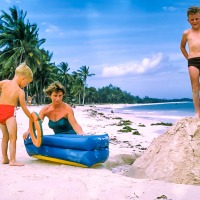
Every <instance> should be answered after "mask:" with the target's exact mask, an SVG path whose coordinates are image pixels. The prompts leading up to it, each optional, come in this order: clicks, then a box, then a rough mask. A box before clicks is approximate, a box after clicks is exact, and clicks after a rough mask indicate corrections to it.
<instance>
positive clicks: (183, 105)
mask: <svg viewBox="0 0 200 200" xmlns="http://www.w3.org/2000/svg"><path fill="white" fill-rule="evenodd" d="M114 112H115V113H124V114H131V115H134V116H136V117H141V118H149V119H154V120H159V121H163V122H175V121H176V120H178V119H180V118H183V117H191V116H194V106H193V103H192V102H177V103H157V104H140V105H139V104H136V105H128V104H127V105H125V106H123V107H120V108H115V109H114Z"/></svg>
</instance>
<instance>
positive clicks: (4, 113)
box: [0, 104, 15, 125]
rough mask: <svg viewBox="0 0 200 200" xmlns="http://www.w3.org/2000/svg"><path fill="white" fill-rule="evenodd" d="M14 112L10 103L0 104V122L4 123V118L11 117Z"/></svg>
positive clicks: (13, 107)
mask: <svg viewBox="0 0 200 200" xmlns="http://www.w3.org/2000/svg"><path fill="white" fill-rule="evenodd" d="M14 113H15V106H12V105H4V104H1V105H0V124H3V125H5V124H6V120H7V119H9V118H11V117H13V116H14Z"/></svg>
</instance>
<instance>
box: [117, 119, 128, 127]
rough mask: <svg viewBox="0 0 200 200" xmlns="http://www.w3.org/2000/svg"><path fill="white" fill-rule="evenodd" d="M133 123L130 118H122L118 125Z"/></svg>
mask: <svg viewBox="0 0 200 200" xmlns="http://www.w3.org/2000/svg"><path fill="white" fill-rule="evenodd" d="M131 124H132V122H131V121H130V120H120V122H119V123H118V124H117V126H128V125H131Z"/></svg>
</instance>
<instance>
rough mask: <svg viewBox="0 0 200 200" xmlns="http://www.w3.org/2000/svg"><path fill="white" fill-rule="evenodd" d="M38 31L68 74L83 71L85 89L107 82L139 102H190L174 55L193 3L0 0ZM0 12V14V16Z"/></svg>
mask: <svg viewBox="0 0 200 200" xmlns="http://www.w3.org/2000/svg"><path fill="white" fill-rule="evenodd" d="M13 6H17V7H18V8H19V9H20V10H23V11H24V12H27V16H26V19H27V20H29V22H30V23H31V24H34V23H36V24H37V26H38V28H39V39H42V38H45V39H46V42H45V43H44V44H43V45H42V47H43V48H44V49H46V50H48V51H50V52H52V53H53V57H52V62H55V64H56V65H58V64H60V63H61V62H67V63H68V65H69V68H70V71H69V73H71V72H73V71H76V70H78V69H80V67H81V66H84V65H86V66H87V67H89V72H90V73H93V74H95V75H94V76H92V77H88V80H87V84H88V85H87V86H88V87H95V88H97V89H98V88H101V87H104V86H108V85H109V84H112V85H113V86H116V87H120V88H121V90H123V91H127V92H129V93H131V94H132V95H134V96H139V97H141V98H143V97H145V96H148V97H152V98H165V99H174V98H192V97H191V85H190V79H189V74H188V67H187V61H186V59H185V58H184V57H183V55H182V53H181V51H180V41H181V37H182V33H183V31H184V30H186V29H189V28H190V25H189V23H188V21H187V15H186V12H187V9H188V8H189V7H190V6H200V2H199V0H198V1H197V0H189V1H188V0H56V1H55V0H48V1H46V0H1V1H0V11H2V10H4V11H5V12H7V13H10V11H9V8H10V7H13ZM1 14H2V12H1Z"/></svg>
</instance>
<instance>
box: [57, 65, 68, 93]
mask: <svg viewBox="0 0 200 200" xmlns="http://www.w3.org/2000/svg"><path fill="white" fill-rule="evenodd" d="M58 69H59V73H61V74H60V76H59V78H60V80H61V81H60V82H61V83H62V84H63V85H64V87H65V88H66V89H67V90H68V88H69V81H70V74H68V71H69V70H70V68H69V65H68V63H67V62H61V63H60V64H59V65H58Z"/></svg>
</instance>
